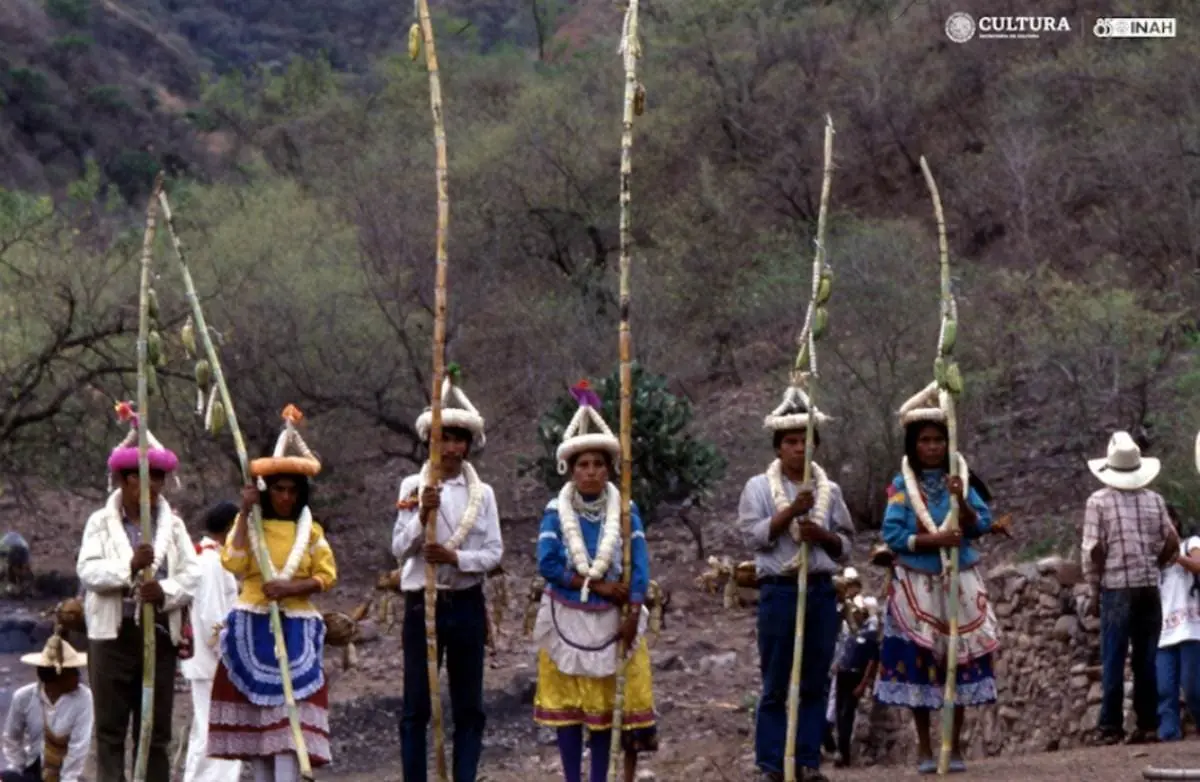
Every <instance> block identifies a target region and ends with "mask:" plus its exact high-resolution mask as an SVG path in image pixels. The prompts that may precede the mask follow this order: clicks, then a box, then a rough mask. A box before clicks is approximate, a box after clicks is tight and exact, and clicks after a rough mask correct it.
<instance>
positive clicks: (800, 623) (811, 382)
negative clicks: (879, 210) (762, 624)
mask: <svg viewBox="0 0 1200 782" xmlns="http://www.w3.org/2000/svg"><path fill="white" fill-rule="evenodd" d="M832 183H833V118H832V117H830V116H829V115H828V114H826V115H825V161H824V173H823V175H822V177H821V203H820V209H819V211H818V213H817V241H816V252H815V253H813V263H812V298H811V300H810V301H809V304H808V313H807V315H806V316H805V318H804V328H803V329H801V332H800V339H799V342H800V352H799V354H798V355H797V356H796V365H795V367H794V369H793V373H792V385H793V387H796V388H801V387H807V390H808V416H809V421H808V426H807V427H805V430H804V483H805V484H808V483H810V482H811V481H812V465H813V458H812V457H813V449H814V448H815V447H816V444H815V440H816V438H815V430H816V427H817V379H818V376H819V373H818V371H817V340H818V339H820V338H821V337H822V336H824V333H825V330H826V327H827V324H828V319H829V316H828V312H827V310H826V309H825V304H826V302H827V301H828V300H829V296H830V294H831V292H832V285H833V275H832V272H831V271H830V269H829V265H828V262H827V260H826V255H825V227H826V217H827V215H828V212H829V191H830V189H831V187H832ZM818 521H819V520H818ZM808 560H809V545H808V541H802V542H801V543H800V563H799V564H800V567H799V570H798V572H797V574H796V630H795V634H794V636H793V642H792V670H791V675H790V676H789V678H788V702H787V705H788V721H787V739H786V743H785V744H784V748H785V749H784V756H783V778H784V779H785V780H787V782H795V780H796V732H797V729H798V727H799V723H800V677H801V673H802V671H803V668H802V662H803V660H804V623H805V620H806V615H807V610H808Z"/></svg>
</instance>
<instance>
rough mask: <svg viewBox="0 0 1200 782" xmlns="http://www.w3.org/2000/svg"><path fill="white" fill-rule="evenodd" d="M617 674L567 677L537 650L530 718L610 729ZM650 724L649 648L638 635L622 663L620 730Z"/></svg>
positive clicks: (551, 724) (557, 724)
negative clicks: (623, 686)
mask: <svg viewBox="0 0 1200 782" xmlns="http://www.w3.org/2000/svg"><path fill="white" fill-rule="evenodd" d="M616 679H617V677H616V676H605V677H604V678H591V677H588V676H569V675H567V674H565V673H563V672H562V671H560V670H558V666H556V665H555V664H554V661H553V660H551V659H550V655H549V654H547V653H546V650H545V649H539V650H538V669H537V694H536V695H535V696H534V699H533V719H534V721H535V722H537V723H538V724H539V725H546V726H548V727H552V728H560V727H566V726H569V725H586V726H587V727H588V729H589V730H592V731H603V730H610V729H611V728H612V716H613V701H614V699H615V695H616V690H617V681H616ZM653 726H654V689H653V686H652V684H651V677H650V651H649V649H647V647H646V641H645V639H642V638H639V639H638V642H637V649H635V650H634V652H633V656H632V657H631V658H630V659H629V662H628V664H627V665H626V666H625V703H624V709H623V710H622V716H621V731H622V732H625V731H633V730H642V729H645V728H650V727H653Z"/></svg>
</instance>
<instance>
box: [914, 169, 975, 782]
mask: <svg viewBox="0 0 1200 782" xmlns="http://www.w3.org/2000/svg"><path fill="white" fill-rule="evenodd" d="M921 173H923V174H924V175H925V184H926V185H927V186H928V187H929V194H930V197H931V198H932V199H933V213H934V218H935V219H936V220H937V230H938V263H939V266H940V268H941V312H942V324H941V331H940V332H939V335H938V356H937V358H936V359H935V361H934V377H935V379H936V380H937V384H938V397H939V404H940V406H941V408H942V410H943V412H944V413H945V414H946V431H947V440H948V442H947V448H948V449H949V454H950V475H959V474H960V472H961V473H965V470H963V465H962V463H961V462H962V457H961V456H960V455H959V453H958V422H957V420H956V419H957V416H956V415H955V399H956V398H957V397H958V396H959V395H960V394H961V393H962V375H961V373H960V370H959V368H958V364H956V363H955V361H954V344H955V341H956V338H957V334H958V308H957V306H956V305H955V302H954V295H953V294H952V293H951V289H950V251H949V248H948V245H947V242H946V218H945V215H944V214H943V212H942V199H941V196H940V195H939V194H938V189H937V183H936V182H935V181H934V179H933V173H932V172H931V171H930V170H929V164H928V163H926V162H925V156H924V155H922V156H921ZM966 480H967V479H966V476H965V474H964V475H963V484H964V485H963V491H966V490H967V486H966ZM958 527H959V507H958V500H957V499H956V498H955V497H954V496H953V495H951V496H950V512H949V514H947V516H946V520H945V521H944V522H943V524H942V528H943V529H945V530H947V531H949V530H956V529H958ZM958 551H959V550H958V548H957V547H955V548H953V549H950V551H949V554H948V555H946V554H945V552H943V557H942V560H943V567H945V568H946V572H947V574H948V575H949V579H950V589H949V592H950V594H949V598H948V601H947V612H948V614H949V616H948V619H949V624H950V639H949V643H948V644H947V648H946V690H945V693H944V697H943V702H942V747H941V752H940V754H939V755H938V769H937V770H938V774H939V775H944V774H946V773H948V772H949V769H950V751H951V749H952V744H953V740H954V713H955V711H957V709H956V708H955V702H956V700H957V681H956V680H957V677H958V601H959V589H960V584H959V574H958Z"/></svg>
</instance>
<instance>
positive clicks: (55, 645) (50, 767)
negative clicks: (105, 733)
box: [0, 635, 93, 782]
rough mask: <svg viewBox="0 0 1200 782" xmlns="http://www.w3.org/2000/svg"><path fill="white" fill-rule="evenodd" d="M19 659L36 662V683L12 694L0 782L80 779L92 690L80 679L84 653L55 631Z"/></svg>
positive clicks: (72, 781)
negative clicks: (42, 644) (37, 649)
mask: <svg viewBox="0 0 1200 782" xmlns="http://www.w3.org/2000/svg"><path fill="white" fill-rule="evenodd" d="M21 662H23V663H25V664H26V665H36V666H37V676H38V681H36V682H34V683H33V684H27V685H25V686H24V687H21V688H20V689H18V690H17V691H16V692H15V693H14V694H13V699H12V704H11V705H10V706H9V709H8V718H7V719H6V720H5V721H4V738H3V746H4V766H5V770H4V771H0V782H43V780H55V781H56V782H79V780H80V778H81V776H82V774H83V766H84V763H85V762H86V761H87V754H88V746H89V745H90V744H91V741H92V722H93V713H92V691H91V690H89V689H88V688H87V687H85V686H83V685H82V684H80V683H79V671H80V669H81V668H83V667H84V666H85V665H87V655H86V654H80V653H79V652H77V651H75V649H74V648H72V646H71V645H70V644H69V643H67V642H66V641H64V640H62V638H61V637H60V636H58V635H54V636H52V637H51V638H50V640H49V641H47V642H46V647H45V648H44V649H43V650H42V651H41V652H40V653H37V654H27V655H25V656H24V657H22V658H21Z"/></svg>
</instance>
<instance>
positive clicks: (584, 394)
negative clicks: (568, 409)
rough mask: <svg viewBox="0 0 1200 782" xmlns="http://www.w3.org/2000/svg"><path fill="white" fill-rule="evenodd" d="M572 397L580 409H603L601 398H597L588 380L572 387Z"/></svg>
mask: <svg viewBox="0 0 1200 782" xmlns="http://www.w3.org/2000/svg"><path fill="white" fill-rule="evenodd" d="M571 396H573V397H575V401H576V402H578V403H579V406H580V407H591V408H593V409H595V410H599V409H600V407H601V402H600V397H598V396H596V392H595V391H593V390H592V387H591V385H590V384H589V383H588V381H586V380H580V381H579V382H578V383H576V384H575V385H574V386H572V387H571Z"/></svg>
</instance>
